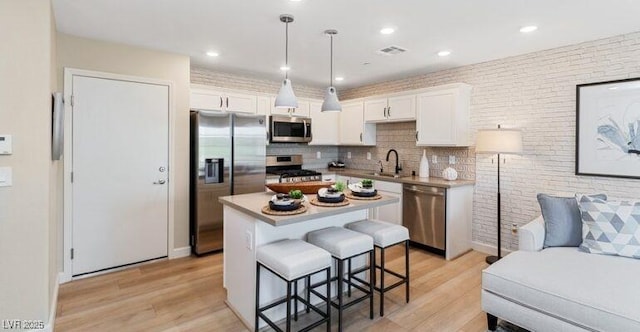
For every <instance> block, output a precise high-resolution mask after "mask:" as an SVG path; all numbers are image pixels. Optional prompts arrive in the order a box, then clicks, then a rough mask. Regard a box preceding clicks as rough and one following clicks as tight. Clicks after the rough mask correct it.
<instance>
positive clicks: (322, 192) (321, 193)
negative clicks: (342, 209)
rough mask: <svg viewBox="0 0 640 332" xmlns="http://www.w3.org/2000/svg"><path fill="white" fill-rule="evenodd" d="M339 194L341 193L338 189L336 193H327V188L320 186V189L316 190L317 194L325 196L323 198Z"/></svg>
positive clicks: (338, 195) (334, 196)
mask: <svg viewBox="0 0 640 332" xmlns="http://www.w3.org/2000/svg"><path fill="white" fill-rule="evenodd" d="M340 195H342V192H339V191H338V192H336V193H333V194H329V193H328V192H327V188H320V189H319V190H318V196H320V197H325V198H338V197H340Z"/></svg>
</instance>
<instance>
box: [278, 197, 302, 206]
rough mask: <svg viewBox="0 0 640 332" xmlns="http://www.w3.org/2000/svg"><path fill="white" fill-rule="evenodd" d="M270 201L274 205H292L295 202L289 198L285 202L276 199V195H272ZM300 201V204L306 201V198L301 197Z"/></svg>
mask: <svg viewBox="0 0 640 332" xmlns="http://www.w3.org/2000/svg"><path fill="white" fill-rule="evenodd" d="M271 201H272V202H273V204H275V205H291V204H293V202H294V201H295V200H294V199H293V198H289V199H288V200H286V201H285V200H281V199H278V196H277V195H273V196H271ZM300 201H301V202H306V201H307V196H305V195H302V199H301V200H300Z"/></svg>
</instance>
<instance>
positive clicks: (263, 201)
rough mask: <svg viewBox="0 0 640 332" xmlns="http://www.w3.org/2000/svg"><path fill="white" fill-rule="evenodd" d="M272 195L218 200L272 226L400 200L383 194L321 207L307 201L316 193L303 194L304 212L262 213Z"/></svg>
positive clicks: (245, 195) (238, 196)
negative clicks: (376, 197)
mask: <svg viewBox="0 0 640 332" xmlns="http://www.w3.org/2000/svg"><path fill="white" fill-rule="evenodd" d="M273 195H275V193H273V192H270V191H269V192H264V193H252V194H242V195H233V196H223V197H220V198H219V199H218V200H219V201H220V203H222V204H223V205H227V206H229V207H232V208H234V209H236V210H238V211H240V212H242V213H245V214H247V215H250V216H252V217H254V218H256V219H259V220H261V221H264V222H266V223H268V224H270V225H272V226H284V225H289V224H293V223H298V222H304V221H307V220H312V219H317V218H321V217H329V216H333V215H338V214H342V213H345V212H351V211H357V210H364V209H370V208H373V207H376V206H381V205H386V204H392V203H397V202H399V201H400V199H399V198H397V197H391V196H385V195H383V196H382V198H381V199H377V200H355V199H349V205H346V206H340V207H322V206H316V205H312V204H311V203H309V202H308V200H311V199H312V198H315V197H316V195H313V194H306V195H305V196H306V197H307V201H306V202H304V203H303V204H304V205H305V206H306V207H307V211H306V212H304V213H301V214H295V215H288V216H273V215H267V214H264V213H262V207H263V206H265V205H268V204H269V200H270V199H271V197H272V196H273Z"/></svg>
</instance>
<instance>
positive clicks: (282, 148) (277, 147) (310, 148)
mask: <svg viewBox="0 0 640 332" xmlns="http://www.w3.org/2000/svg"><path fill="white" fill-rule="evenodd" d="M318 152H320V159H318V158H317V153H318ZM267 154H273V155H283V154H301V155H302V161H303V165H302V167H303V168H306V169H322V168H327V164H329V162H330V161H334V160H338V147H337V146H315V145H307V144H295V143H285V144H283V143H272V144H269V145H268V146H267Z"/></svg>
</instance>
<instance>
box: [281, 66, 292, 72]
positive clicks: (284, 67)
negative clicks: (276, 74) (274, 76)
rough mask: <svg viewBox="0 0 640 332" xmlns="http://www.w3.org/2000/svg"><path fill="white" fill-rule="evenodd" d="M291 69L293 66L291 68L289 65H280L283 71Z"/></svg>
mask: <svg viewBox="0 0 640 332" xmlns="http://www.w3.org/2000/svg"><path fill="white" fill-rule="evenodd" d="M289 69H291V68H289V67H287V66H282V67H280V70H282V71H287V70H289Z"/></svg>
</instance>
